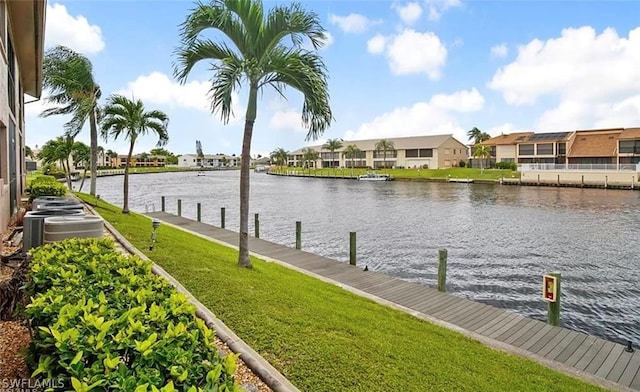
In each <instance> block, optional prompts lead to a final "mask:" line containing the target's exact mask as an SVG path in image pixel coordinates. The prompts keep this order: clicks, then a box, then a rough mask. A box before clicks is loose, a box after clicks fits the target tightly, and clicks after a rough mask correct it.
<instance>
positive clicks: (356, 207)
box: [98, 171, 640, 343]
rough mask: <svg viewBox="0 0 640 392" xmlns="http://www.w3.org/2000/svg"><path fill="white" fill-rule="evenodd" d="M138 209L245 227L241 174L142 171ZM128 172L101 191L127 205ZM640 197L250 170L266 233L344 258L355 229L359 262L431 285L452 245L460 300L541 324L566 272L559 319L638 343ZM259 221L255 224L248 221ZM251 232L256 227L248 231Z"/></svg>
mask: <svg viewBox="0 0 640 392" xmlns="http://www.w3.org/2000/svg"><path fill="white" fill-rule="evenodd" d="M130 182H131V183H130V187H131V188H130V195H131V200H130V206H131V208H132V209H134V210H137V211H142V212H144V211H145V209H150V210H151V209H153V208H156V209H159V208H160V196H161V195H164V196H166V197H167V199H166V200H167V204H166V205H167V210H168V211H170V212H175V211H176V209H177V208H176V200H177V199H178V198H180V199H182V211H183V215H184V216H187V217H195V216H196V203H198V202H200V203H202V206H203V210H202V217H203V221H204V222H206V223H212V224H216V225H217V224H219V222H220V212H219V211H220V207H226V214H227V217H226V218H227V219H226V223H227V228H229V229H231V230H237V229H238V219H239V218H238V197H239V196H238V193H239V192H238V172H235V171H233V172H218V173H207V175H206V176H203V177H198V176H196V175H195V173H164V174H148V175H135V176H132V177H131V180H130ZM121 189H122V178H121V177H109V178H100V179H99V181H98V193H99V194H100V195H101V196H102V197H103V198H104V199H105V200H108V201H111V202H114V203H121V195H122V191H121ZM639 195H640V194H639V193H638V192H631V191H621V190H600V189H580V188H551V187H539V188H538V187H519V186H496V185H488V184H450V183H436V182H429V183H419V182H400V181H394V182H383V183H373V182H358V181H346V180H326V179H300V178H280V177H273V176H268V175H265V174H253V175H252V177H251V213H252V214H253V213H254V212H257V213H260V232H261V237H262V238H264V239H267V240H270V241H274V242H278V243H281V244H285V245H289V246H293V245H294V241H295V239H294V233H295V221H296V220H301V221H302V226H303V239H302V242H303V248H304V249H305V250H307V251H310V252H314V253H318V254H321V255H324V256H328V257H332V258H336V259H338V260H342V261H347V260H348V238H349V232H350V231H356V232H357V233H358V263H359V264H361V265H364V264H366V265H368V266H369V268H370V269H374V270H379V271H384V272H386V273H388V274H390V275H393V276H397V277H400V278H402V279H406V280H409V281H413V282H418V283H422V284H426V285H430V286H434V285H435V281H436V275H435V274H436V268H437V266H436V263H437V252H438V249H441V248H447V249H448V251H449V265H450V266H449V277H448V278H449V281H448V285H449V287H450V289H451V290H452V291H453V292H454V293H456V294H457V295H461V296H465V297H468V298H471V299H474V300H478V301H482V302H485V303H488V304H491V305H495V306H500V307H503V308H505V309H509V310H512V311H516V312H518V313H521V314H523V315H526V316H530V317H534V318H537V319H540V320H543V319H544V318H545V312H546V305H545V303H544V301H542V299H541V298H540V297H541V293H540V290H541V276H542V275H543V274H544V273H548V272H552V271H558V272H561V273H562V274H563V322H564V323H565V325H567V326H569V327H571V328H573V329H576V330H580V331H585V332H588V333H592V334H596V335H598V336H601V337H605V338H608V339H611V340H615V341H620V342H622V341H626V340H632V341H634V342H636V343H640V331H639V330H638V328H637V325H640V314H638V312H637V307H638V305H640V289H638V286H637V284H636V282H637V281H638V279H639V278H640V272H639V271H640V270H639V268H638V261H637V260H639V256H640V245H639V244H638V241H637V233H638V232H639V230H640V209H639V208H638V207H639V206H640V200H639V197H640V196H639ZM252 223H253V220H252V219H251V220H250V226H251V225H252ZM250 230H252V228H250Z"/></svg>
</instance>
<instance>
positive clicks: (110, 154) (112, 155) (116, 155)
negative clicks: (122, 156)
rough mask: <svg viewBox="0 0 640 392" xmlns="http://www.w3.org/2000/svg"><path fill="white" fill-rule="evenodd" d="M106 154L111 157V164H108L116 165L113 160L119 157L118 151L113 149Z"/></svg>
mask: <svg viewBox="0 0 640 392" xmlns="http://www.w3.org/2000/svg"><path fill="white" fill-rule="evenodd" d="M105 155H106V156H107V158H109V165H108V166H115V165H114V163H113V160H114V159H116V158H117V157H118V153H117V152H115V151H113V150H107V152H106V153H105Z"/></svg>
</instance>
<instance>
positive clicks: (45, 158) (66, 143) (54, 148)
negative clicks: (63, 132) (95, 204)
mask: <svg viewBox="0 0 640 392" xmlns="http://www.w3.org/2000/svg"><path fill="white" fill-rule="evenodd" d="M72 147H73V137H72V136H58V137H57V138H55V139H53V140H49V141H48V142H46V143H45V144H44V145H43V146H42V149H40V153H39V154H38V159H40V160H42V162H43V163H44V164H45V165H48V164H55V163H60V166H62V170H63V171H64V176H65V179H66V181H67V186H68V187H69V189H71V164H70V162H69V155H71V149H72Z"/></svg>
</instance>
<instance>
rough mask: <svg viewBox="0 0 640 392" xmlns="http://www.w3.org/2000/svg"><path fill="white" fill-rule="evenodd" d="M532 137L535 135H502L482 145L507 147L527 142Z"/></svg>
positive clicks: (527, 133) (526, 133)
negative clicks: (506, 145)
mask: <svg viewBox="0 0 640 392" xmlns="http://www.w3.org/2000/svg"><path fill="white" fill-rule="evenodd" d="M530 135H533V132H515V133H510V134H507V135H505V134H502V135H499V136H495V137H492V138H491V139H489V140H485V141H484V142H482V143H480V144H486V145H491V146H493V145H505V144H516V143H520V142H523V141H525V140H526V139H527V138H528V137H529V136H530Z"/></svg>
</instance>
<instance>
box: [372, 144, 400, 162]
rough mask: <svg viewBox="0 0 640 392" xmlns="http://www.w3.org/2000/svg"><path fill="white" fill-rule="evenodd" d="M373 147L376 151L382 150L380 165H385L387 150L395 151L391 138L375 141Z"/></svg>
mask: <svg viewBox="0 0 640 392" xmlns="http://www.w3.org/2000/svg"><path fill="white" fill-rule="evenodd" d="M375 149H376V151H377V152H380V151H382V154H383V155H382V165H383V166H384V167H385V168H386V167H387V151H395V150H396V146H395V144H393V142H392V141H391V140H387V139H382V140H380V141H379V142H377V143H376V145H375Z"/></svg>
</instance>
